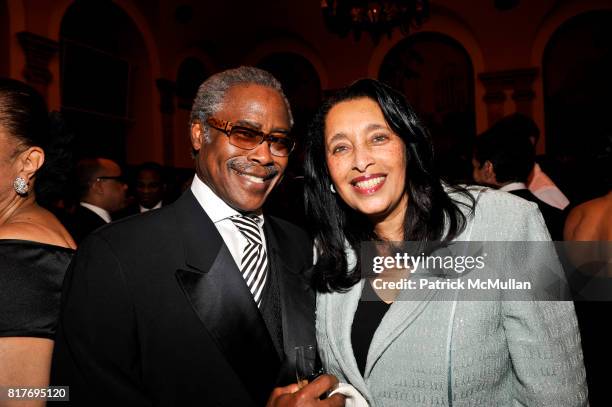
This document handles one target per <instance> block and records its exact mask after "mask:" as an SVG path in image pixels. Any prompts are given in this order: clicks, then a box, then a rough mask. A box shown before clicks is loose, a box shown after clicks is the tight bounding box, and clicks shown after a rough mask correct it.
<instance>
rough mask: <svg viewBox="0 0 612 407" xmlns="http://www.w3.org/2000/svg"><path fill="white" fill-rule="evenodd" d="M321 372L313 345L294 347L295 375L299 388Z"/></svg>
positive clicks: (321, 368)
mask: <svg viewBox="0 0 612 407" xmlns="http://www.w3.org/2000/svg"><path fill="white" fill-rule="evenodd" d="M323 373H324V372H323V366H321V360H320V359H319V357H318V353H317V347H316V346H315V345H304V346H296V347H295V375H296V377H297V384H298V386H299V387H300V389H301V388H302V387H304V386H306V385H307V384H308V383H310V382H311V381H313V380H314V379H316V378H317V377H318V376H320V375H322V374H323Z"/></svg>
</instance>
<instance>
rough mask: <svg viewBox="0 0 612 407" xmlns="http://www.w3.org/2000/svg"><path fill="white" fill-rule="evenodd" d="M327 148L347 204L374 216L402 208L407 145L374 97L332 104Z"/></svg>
mask: <svg viewBox="0 0 612 407" xmlns="http://www.w3.org/2000/svg"><path fill="white" fill-rule="evenodd" d="M325 150H326V160H327V167H328V169H329V174H330V176H331V179H332V182H333V184H334V188H335V189H336V191H337V193H338V195H339V196H340V197H341V198H342V200H343V201H344V202H345V203H346V204H347V205H348V206H350V207H351V208H353V209H354V210H356V211H358V212H360V213H362V214H364V215H366V216H368V217H369V218H370V219H371V220H373V221H381V220H384V219H386V218H387V217H389V216H393V215H398V214H403V213H405V210H406V205H407V195H406V187H405V186H406V146H405V144H404V141H403V140H402V139H401V138H400V137H399V136H398V135H397V134H395V133H394V132H393V130H391V128H389V126H388V124H387V122H386V120H385V117H384V115H383V113H382V111H381V109H380V107H379V106H378V104H377V103H376V102H375V101H373V100H372V99H370V98H366V97H363V98H359V99H352V100H347V101H343V102H340V103H338V104H336V105H335V106H334V107H332V108H331V109H330V111H329V113H328V114H327V117H326V120H325ZM400 211H403V212H400ZM401 216H402V217H403V215H401Z"/></svg>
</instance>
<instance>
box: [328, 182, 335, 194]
mask: <svg viewBox="0 0 612 407" xmlns="http://www.w3.org/2000/svg"><path fill="white" fill-rule="evenodd" d="M329 190H330V191H332V194H335V193H336V188H334V184H329Z"/></svg>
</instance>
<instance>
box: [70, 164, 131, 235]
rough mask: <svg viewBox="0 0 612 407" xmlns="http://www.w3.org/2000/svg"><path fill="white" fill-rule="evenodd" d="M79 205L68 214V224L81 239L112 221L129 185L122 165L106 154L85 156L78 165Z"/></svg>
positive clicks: (122, 202) (72, 233) (71, 230)
mask: <svg viewBox="0 0 612 407" xmlns="http://www.w3.org/2000/svg"><path fill="white" fill-rule="evenodd" d="M76 178H77V188H78V197H79V205H78V206H77V207H76V209H75V211H74V213H73V214H72V215H70V216H68V218H67V220H66V222H65V223H66V225H65V226H66V228H67V229H68V231H69V232H70V234H71V235H72V237H73V238H74V241H75V242H77V243H80V242H81V241H82V240H83V239H84V238H85V236H87V235H88V234H89V233H91V232H93V231H94V230H96V229H98V228H99V227H101V226H104V225H106V224H107V223H109V222H110V221H111V214H112V213H114V212H116V211H118V210H120V209H121V208H123V206H124V204H125V191H126V189H127V186H126V184H125V182H124V181H123V177H122V174H121V167H120V166H119V164H117V163H116V162H115V161H113V160H109V159H107V158H85V159H82V160H79V162H78V163H77V165H76Z"/></svg>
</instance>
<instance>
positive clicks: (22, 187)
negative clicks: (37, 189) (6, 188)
mask: <svg viewBox="0 0 612 407" xmlns="http://www.w3.org/2000/svg"><path fill="white" fill-rule="evenodd" d="M13 188H15V192H17V193H18V194H19V195H25V194H27V193H28V191H29V189H30V187H29V186H28V183H27V181H26V180H25V179H24V178H23V177H17V178H15V181H13Z"/></svg>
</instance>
